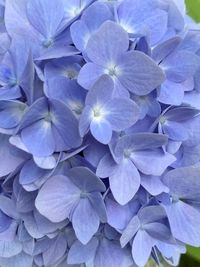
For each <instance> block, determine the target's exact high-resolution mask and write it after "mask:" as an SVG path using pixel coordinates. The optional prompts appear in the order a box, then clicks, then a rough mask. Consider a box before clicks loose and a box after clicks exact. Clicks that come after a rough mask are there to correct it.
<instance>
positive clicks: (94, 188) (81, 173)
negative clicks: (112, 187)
mask: <svg viewBox="0 0 200 267" xmlns="http://www.w3.org/2000/svg"><path fill="white" fill-rule="evenodd" d="M66 175H67V177H68V178H70V180H71V181H72V182H73V183H74V184H75V185H76V186H77V187H79V188H80V190H82V191H83V192H104V191H105V190H106V188H105V185H104V183H103V182H102V181H101V180H100V179H99V178H98V177H97V176H96V175H95V174H94V173H93V172H92V171H91V170H90V169H88V168H86V167H81V166H79V167H74V168H71V169H69V171H68V172H67V173H66Z"/></svg>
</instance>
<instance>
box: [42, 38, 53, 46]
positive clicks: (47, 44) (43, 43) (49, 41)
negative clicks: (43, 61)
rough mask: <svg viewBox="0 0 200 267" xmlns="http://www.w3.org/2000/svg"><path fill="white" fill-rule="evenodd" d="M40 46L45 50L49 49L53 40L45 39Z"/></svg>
mask: <svg viewBox="0 0 200 267" xmlns="http://www.w3.org/2000/svg"><path fill="white" fill-rule="evenodd" d="M42 45H43V46H44V47H45V48H49V47H52V46H53V39H52V38H49V39H46V40H44V41H43V42H42Z"/></svg>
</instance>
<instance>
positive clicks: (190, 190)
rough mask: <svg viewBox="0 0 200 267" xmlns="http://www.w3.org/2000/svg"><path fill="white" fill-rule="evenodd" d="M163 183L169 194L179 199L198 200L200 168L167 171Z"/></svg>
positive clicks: (199, 198) (199, 197) (199, 193)
mask: <svg viewBox="0 0 200 267" xmlns="http://www.w3.org/2000/svg"><path fill="white" fill-rule="evenodd" d="M163 182H164V183H165V184H166V186H167V187H169V189H170V193H171V194H174V195H175V196H178V197H179V198H181V199H185V200H189V199H194V200H196V201H198V200H200V192H199V187H200V168H199V167H184V168H178V169H175V170H172V171H169V172H168V173H167V174H166V175H165V176H164V178H163Z"/></svg>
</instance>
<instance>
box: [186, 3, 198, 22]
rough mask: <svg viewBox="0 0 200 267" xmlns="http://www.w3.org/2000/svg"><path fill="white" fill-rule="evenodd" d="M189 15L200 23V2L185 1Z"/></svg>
mask: <svg viewBox="0 0 200 267" xmlns="http://www.w3.org/2000/svg"><path fill="white" fill-rule="evenodd" d="M185 1H186V5H187V10H188V14H189V15H190V16H192V17H193V18H194V19H195V20H196V21H197V22H200V0H185Z"/></svg>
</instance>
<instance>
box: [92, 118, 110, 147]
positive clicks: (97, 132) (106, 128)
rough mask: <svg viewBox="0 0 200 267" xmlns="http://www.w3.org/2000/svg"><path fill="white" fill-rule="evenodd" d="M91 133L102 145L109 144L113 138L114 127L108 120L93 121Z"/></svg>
mask: <svg viewBox="0 0 200 267" xmlns="http://www.w3.org/2000/svg"><path fill="white" fill-rule="evenodd" d="M90 131H91V133H92V135H93V136H94V138H95V139H96V140H97V141H99V142H100V143H102V144H105V145H106V144H108V143H109V142H110V141H111V138H112V127H111V125H110V123H109V122H108V121H107V120H104V119H101V120H100V121H97V120H92V122H91V124H90Z"/></svg>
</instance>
